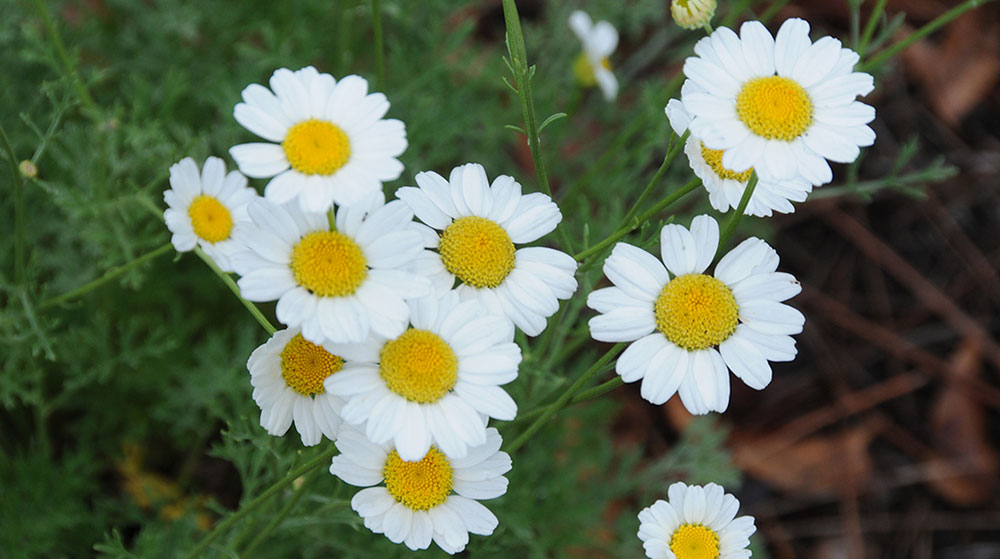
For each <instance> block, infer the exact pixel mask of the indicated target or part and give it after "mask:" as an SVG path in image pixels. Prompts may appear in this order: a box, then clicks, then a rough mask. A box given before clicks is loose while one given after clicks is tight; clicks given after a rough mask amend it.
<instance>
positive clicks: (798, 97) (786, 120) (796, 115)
mask: <svg viewBox="0 0 1000 559" xmlns="http://www.w3.org/2000/svg"><path fill="white" fill-rule="evenodd" d="M736 114H737V116H739V119H740V120H741V121H743V124H746V125H747V128H749V129H750V131H751V132H753V133H754V134H757V135H758V136H763V137H764V138H767V139H769V140H784V141H786V142H790V141H792V140H794V139H795V138H798V137H799V136H801V135H802V134H803V133H804V132H805V131H806V129H807V128H809V125H810V124H812V121H813V104H812V100H811V99H810V98H809V93H807V92H806V90H805V89H803V88H802V86H801V85H799V84H797V83H795V81H793V80H790V79H788V78H783V77H781V76H768V77H766V78H753V79H751V80H749V81H747V82H746V83H745V84H743V89H741V90H740V92H739V94H737V95H736Z"/></svg>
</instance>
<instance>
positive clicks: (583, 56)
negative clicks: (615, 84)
mask: <svg viewBox="0 0 1000 559" xmlns="http://www.w3.org/2000/svg"><path fill="white" fill-rule="evenodd" d="M601 66H603V67H604V68H605V69H606V70H610V69H611V61H610V60H608V57H606V56H605V57H604V58H602V59H601ZM573 75H574V76H576V80H577V81H578V82H580V85H582V86H583V87H593V86H595V85H597V76H596V75H594V67H593V66H591V65H590V57H588V56H587V53H585V52H581V53H580V55H579V56H577V57H576V59H575V60H574V61H573Z"/></svg>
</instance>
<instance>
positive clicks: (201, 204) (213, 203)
mask: <svg viewBox="0 0 1000 559" xmlns="http://www.w3.org/2000/svg"><path fill="white" fill-rule="evenodd" d="M188 216H189V217H190V218H191V227H192V228H193V229H194V234H195V235H198V238H199V239H201V240H203V241H208V242H210V243H217V242H219V241H224V240H226V239H228V238H229V233H231V232H232V230H233V216H232V214H230V213H229V209H227V208H226V206H224V205H223V204H222V202H220V201H219V199H218V198H215V197H214V196H209V195H207V194H201V195H199V196H196V197H195V199H194V200H192V201H191V204H190V205H189V206H188Z"/></svg>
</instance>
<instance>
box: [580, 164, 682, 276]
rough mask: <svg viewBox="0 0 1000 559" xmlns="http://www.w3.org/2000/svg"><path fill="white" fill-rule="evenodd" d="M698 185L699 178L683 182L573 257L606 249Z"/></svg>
mask: <svg viewBox="0 0 1000 559" xmlns="http://www.w3.org/2000/svg"><path fill="white" fill-rule="evenodd" d="M699 185H701V179H694V180H692V181H691V182H689V183H687V184H685V185H684V186H682V187H681V188H680V190H675V191H674V192H672V193H670V194H669V195H668V196H667V197H665V198H664V199H662V200H660V201H659V202H657V204H656V205H655V206H653V207H652V208H650V209H649V210H647V211H646V212H645V213H643V214H640V215H639V217H637V218H635V219H634V220H633V221H632V223H630V224H628V225H626V226H625V227H623V228H621V229H619V230H618V231H615V232H614V233H612V234H611V235H609V236H608V237H607V238H605V239H604V240H602V241H600V242H599V243H597V244H596V245H593V246H591V247H589V248H586V249H584V250H582V251H580V252H578V253H576V254H574V255H573V258H574V259H576V261H577V262H580V261H582V260H584V259H586V258H588V257H590V256H592V255H594V254H597V253H599V252H601V251H603V250H604V249H606V248H607V247H609V246H611V245H613V244H614V243H615V242H617V241H618V240H619V239H621V238H622V237H624V236H625V235H628V234H629V233H631V232H632V231H635V230H636V229H638V228H639V226H640V225H642V224H643V223H645V221H646V220H647V219H649V218H651V217H653V216H654V215H656V214H658V213H660V212H661V211H662V210H663V209H664V208H666V207H667V206H669V205H671V204H673V203H674V202H676V201H677V200H680V199H681V198H682V197H683V196H684V195H685V194H687V193H689V192H691V191H692V190H694V189H696V188H698V186H699Z"/></svg>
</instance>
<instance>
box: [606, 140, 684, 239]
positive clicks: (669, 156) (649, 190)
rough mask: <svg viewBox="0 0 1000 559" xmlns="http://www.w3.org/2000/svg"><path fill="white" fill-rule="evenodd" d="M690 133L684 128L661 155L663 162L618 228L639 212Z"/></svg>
mask: <svg viewBox="0 0 1000 559" xmlns="http://www.w3.org/2000/svg"><path fill="white" fill-rule="evenodd" d="M690 135H691V132H690V131H688V130H685V131H684V134H683V135H682V136H681V138H680V141H679V142H677V144H675V145H674V146H673V147H672V148H671V149H670V150H669V151H668V152H667V154H666V155H665V156H664V157H663V163H662V164H660V168H659V169H657V170H656V174H655V175H653V178H652V180H650V181H649V184H647V185H646V188H645V189H644V190H643V191H642V194H640V195H639V199H638V200H636V201H635V204H632V208H631V209H630V210H629V211H628V213H627V214H625V218H624V219H622V222H621V224H620V225H618V228H619V229H621V228H622V227H625V226H626V225H628V224H629V222H630V221H632V218H634V217H635V214H637V213H639V206H641V205H642V203H643V202H645V201H646V198H648V197H649V195H650V194H652V192H653V189H654V188H655V187H656V185H657V184H659V182H660V179H662V178H663V175H664V174H666V172H667V169H670V165H672V164H673V162H674V158H676V157H677V154H678V153H680V152H681V150H682V149H684V144H685V143H686V142H687V139H688V136H690Z"/></svg>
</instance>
